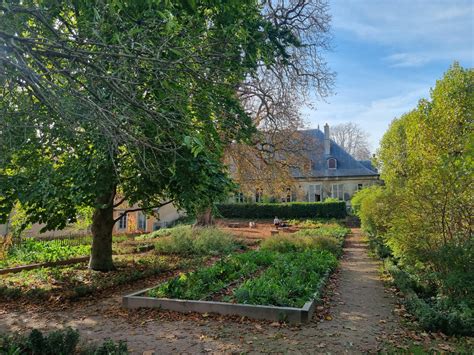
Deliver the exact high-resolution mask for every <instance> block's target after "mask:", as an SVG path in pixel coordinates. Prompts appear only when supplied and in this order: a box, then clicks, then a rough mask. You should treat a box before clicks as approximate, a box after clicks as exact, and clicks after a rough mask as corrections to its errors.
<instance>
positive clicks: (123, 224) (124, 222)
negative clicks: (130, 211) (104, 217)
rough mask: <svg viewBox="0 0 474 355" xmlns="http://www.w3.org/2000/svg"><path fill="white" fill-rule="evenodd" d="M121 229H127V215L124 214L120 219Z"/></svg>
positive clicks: (119, 226)
mask: <svg viewBox="0 0 474 355" xmlns="http://www.w3.org/2000/svg"><path fill="white" fill-rule="evenodd" d="M118 228H119V229H127V215H126V214H125V213H122V216H121V217H120V219H119V225H118Z"/></svg>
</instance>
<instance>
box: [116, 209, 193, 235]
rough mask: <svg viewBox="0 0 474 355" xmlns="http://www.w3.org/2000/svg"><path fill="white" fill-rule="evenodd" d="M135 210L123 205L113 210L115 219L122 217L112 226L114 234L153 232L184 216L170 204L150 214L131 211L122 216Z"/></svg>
mask: <svg viewBox="0 0 474 355" xmlns="http://www.w3.org/2000/svg"><path fill="white" fill-rule="evenodd" d="M135 208H138V206H128V205H127V204H126V203H124V204H122V205H120V206H118V207H117V208H115V209H114V218H115V219H117V218H119V217H120V216H121V215H123V216H122V217H121V218H120V219H119V220H118V221H117V223H115V225H114V232H113V233H114V234H123V233H137V232H139V233H146V232H153V231H155V230H158V229H160V228H165V227H168V226H170V225H171V224H173V222H174V221H176V220H177V219H178V218H179V217H182V216H184V215H185V213H184V212H183V211H179V210H178V209H177V208H176V207H175V206H174V205H173V204H172V203H170V204H167V205H164V206H162V207H160V208H155V209H153V211H152V213H146V214H145V213H144V212H143V211H133V212H128V213H126V214H124V212H125V211H127V210H133V209H135Z"/></svg>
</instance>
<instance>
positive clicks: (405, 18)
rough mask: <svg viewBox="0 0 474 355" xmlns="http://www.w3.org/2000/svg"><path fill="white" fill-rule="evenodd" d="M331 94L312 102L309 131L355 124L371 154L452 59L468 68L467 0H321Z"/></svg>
mask: <svg viewBox="0 0 474 355" xmlns="http://www.w3.org/2000/svg"><path fill="white" fill-rule="evenodd" d="M329 4H330V13H331V16H332V50H331V51H330V52H327V53H326V55H325V58H326V60H327V62H328V65H329V67H330V68H331V70H333V71H335V72H336V79H335V87H334V94H333V95H331V96H329V97H327V98H326V99H324V101H322V100H320V99H316V98H314V99H313V106H315V109H314V108H309V107H305V108H304V109H303V110H302V113H303V118H304V119H305V121H306V123H307V124H308V126H309V127H311V128H316V127H317V126H318V125H320V126H321V128H322V126H323V125H324V124H325V123H326V122H327V123H328V124H329V126H332V125H336V124H339V123H344V122H355V123H357V124H359V125H360V126H361V127H362V129H363V130H365V131H366V132H367V133H369V140H370V144H371V147H372V150H373V151H375V149H376V148H377V147H378V144H379V140H380V138H381V137H382V136H383V134H384V132H385V131H386V130H387V128H388V126H389V124H390V122H391V121H392V120H393V119H394V118H395V117H399V116H400V115H401V114H403V113H405V112H408V111H410V110H411V109H413V108H415V107H416V105H417V102H418V100H420V99H421V98H429V93H430V88H432V87H434V85H435V83H436V80H438V79H440V78H441V77H442V76H443V73H444V72H446V70H447V69H448V68H449V66H450V65H451V64H452V63H453V62H454V61H458V62H459V63H460V64H461V65H462V66H464V67H471V68H472V67H474V0H396V1H394V0H329Z"/></svg>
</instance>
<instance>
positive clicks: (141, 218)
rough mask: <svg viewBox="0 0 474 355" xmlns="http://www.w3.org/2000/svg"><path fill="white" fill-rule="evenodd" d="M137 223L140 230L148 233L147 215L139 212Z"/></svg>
mask: <svg viewBox="0 0 474 355" xmlns="http://www.w3.org/2000/svg"><path fill="white" fill-rule="evenodd" d="M137 221H138V229H140V230H144V231H146V215H145V214H144V213H143V212H141V211H139V212H137Z"/></svg>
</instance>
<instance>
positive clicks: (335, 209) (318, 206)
mask: <svg viewBox="0 0 474 355" xmlns="http://www.w3.org/2000/svg"><path fill="white" fill-rule="evenodd" d="M216 208H217V210H218V212H219V214H220V215H221V216H222V217H224V218H249V219H254V218H255V219H258V218H274V217H275V216H278V217H280V218H318V217H319V218H344V217H346V203H345V202H344V201H338V202H290V203H231V204H219V205H217V206H216Z"/></svg>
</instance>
